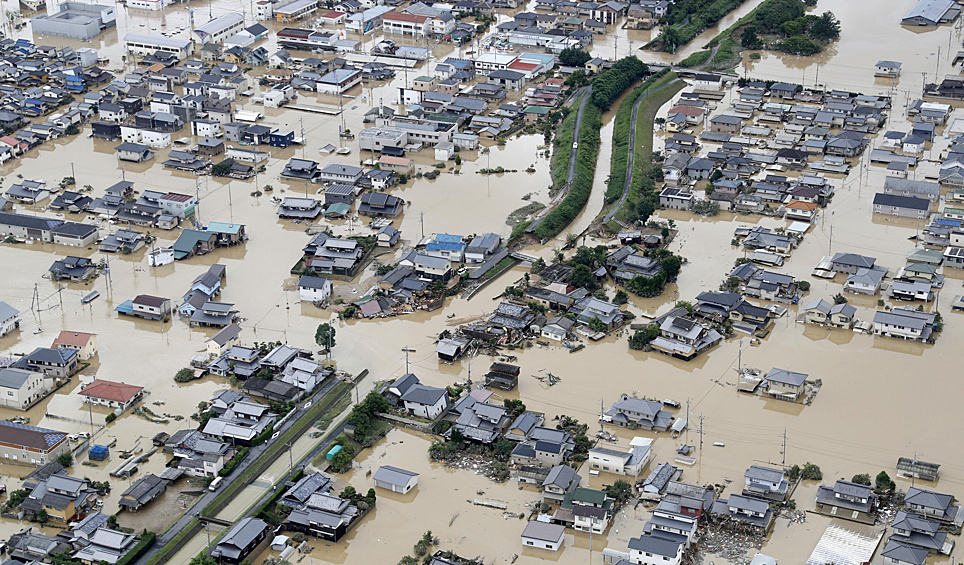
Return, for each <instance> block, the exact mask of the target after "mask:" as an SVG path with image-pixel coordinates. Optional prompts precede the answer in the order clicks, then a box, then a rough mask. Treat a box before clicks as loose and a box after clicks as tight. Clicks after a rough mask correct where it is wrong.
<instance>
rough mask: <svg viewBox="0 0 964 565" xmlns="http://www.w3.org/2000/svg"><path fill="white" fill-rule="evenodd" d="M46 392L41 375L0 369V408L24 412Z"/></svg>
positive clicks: (18, 370) (32, 372) (20, 370)
mask: <svg viewBox="0 0 964 565" xmlns="http://www.w3.org/2000/svg"><path fill="white" fill-rule="evenodd" d="M46 392H47V389H46V388H45V387H44V374H43V373H36V372H34V371H26V370H24V369H0V406H3V407H5V408H13V409H15V410H26V409H27V408H29V407H30V405H31V404H33V403H34V402H35V401H37V400H39V399H40V398H42V397H43V395H44V394H46Z"/></svg>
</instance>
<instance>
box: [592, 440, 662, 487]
mask: <svg viewBox="0 0 964 565" xmlns="http://www.w3.org/2000/svg"><path fill="white" fill-rule="evenodd" d="M649 459H650V446H649V445H648V444H646V445H637V446H633V447H632V448H631V449H630V450H629V451H628V452H626V451H620V450H617V449H610V448H608V447H601V446H596V447H594V448H592V449H590V450H589V468H590V469H595V470H599V471H605V472H607V473H613V474H615V475H623V476H629V477H632V478H633V482H635V480H636V479H638V478H639V474H640V473H642V471H643V469H644V468H645V467H646V465H647V464H648V463H649Z"/></svg>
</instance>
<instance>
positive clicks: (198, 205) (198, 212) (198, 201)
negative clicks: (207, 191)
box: [194, 179, 201, 223]
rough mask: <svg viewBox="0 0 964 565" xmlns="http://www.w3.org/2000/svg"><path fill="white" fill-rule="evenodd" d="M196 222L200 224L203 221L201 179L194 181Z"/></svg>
mask: <svg viewBox="0 0 964 565" xmlns="http://www.w3.org/2000/svg"><path fill="white" fill-rule="evenodd" d="M194 200H195V202H194V222H195V223H199V222H200V221H201V220H200V219H199V218H200V217H201V179H194Z"/></svg>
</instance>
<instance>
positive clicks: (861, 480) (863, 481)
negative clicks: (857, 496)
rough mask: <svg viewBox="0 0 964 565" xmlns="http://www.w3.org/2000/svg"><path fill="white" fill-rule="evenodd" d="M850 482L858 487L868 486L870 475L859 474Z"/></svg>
mask: <svg viewBox="0 0 964 565" xmlns="http://www.w3.org/2000/svg"><path fill="white" fill-rule="evenodd" d="M850 482H852V483H857V484H858V485H865V486H868V487H869V486H870V475H868V474H867V473H860V474H859V475H854V476H853V478H852V479H850Z"/></svg>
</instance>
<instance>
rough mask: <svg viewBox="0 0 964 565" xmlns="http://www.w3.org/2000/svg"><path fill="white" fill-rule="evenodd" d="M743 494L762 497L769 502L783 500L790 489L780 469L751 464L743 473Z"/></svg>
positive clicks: (788, 482) (784, 474)
mask: <svg viewBox="0 0 964 565" xmlns="http://www.w3.org/2000/svg"><path fill="white" fill-rule="evenodd" d="M743 478H744V481H745V482H744V485H743V495H744V496H751V497H754V498H762V499H763V500H768V501H771V502H783V501H784V500H786V499H787V493H789V491H790V481H789V480H787V478H786V473H784V472H783V470H782V469H774V468H772V467H764V466H762V465H751V466H750V468H749V469H747V470H746V472H745V473H743Z"/></svg>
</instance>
